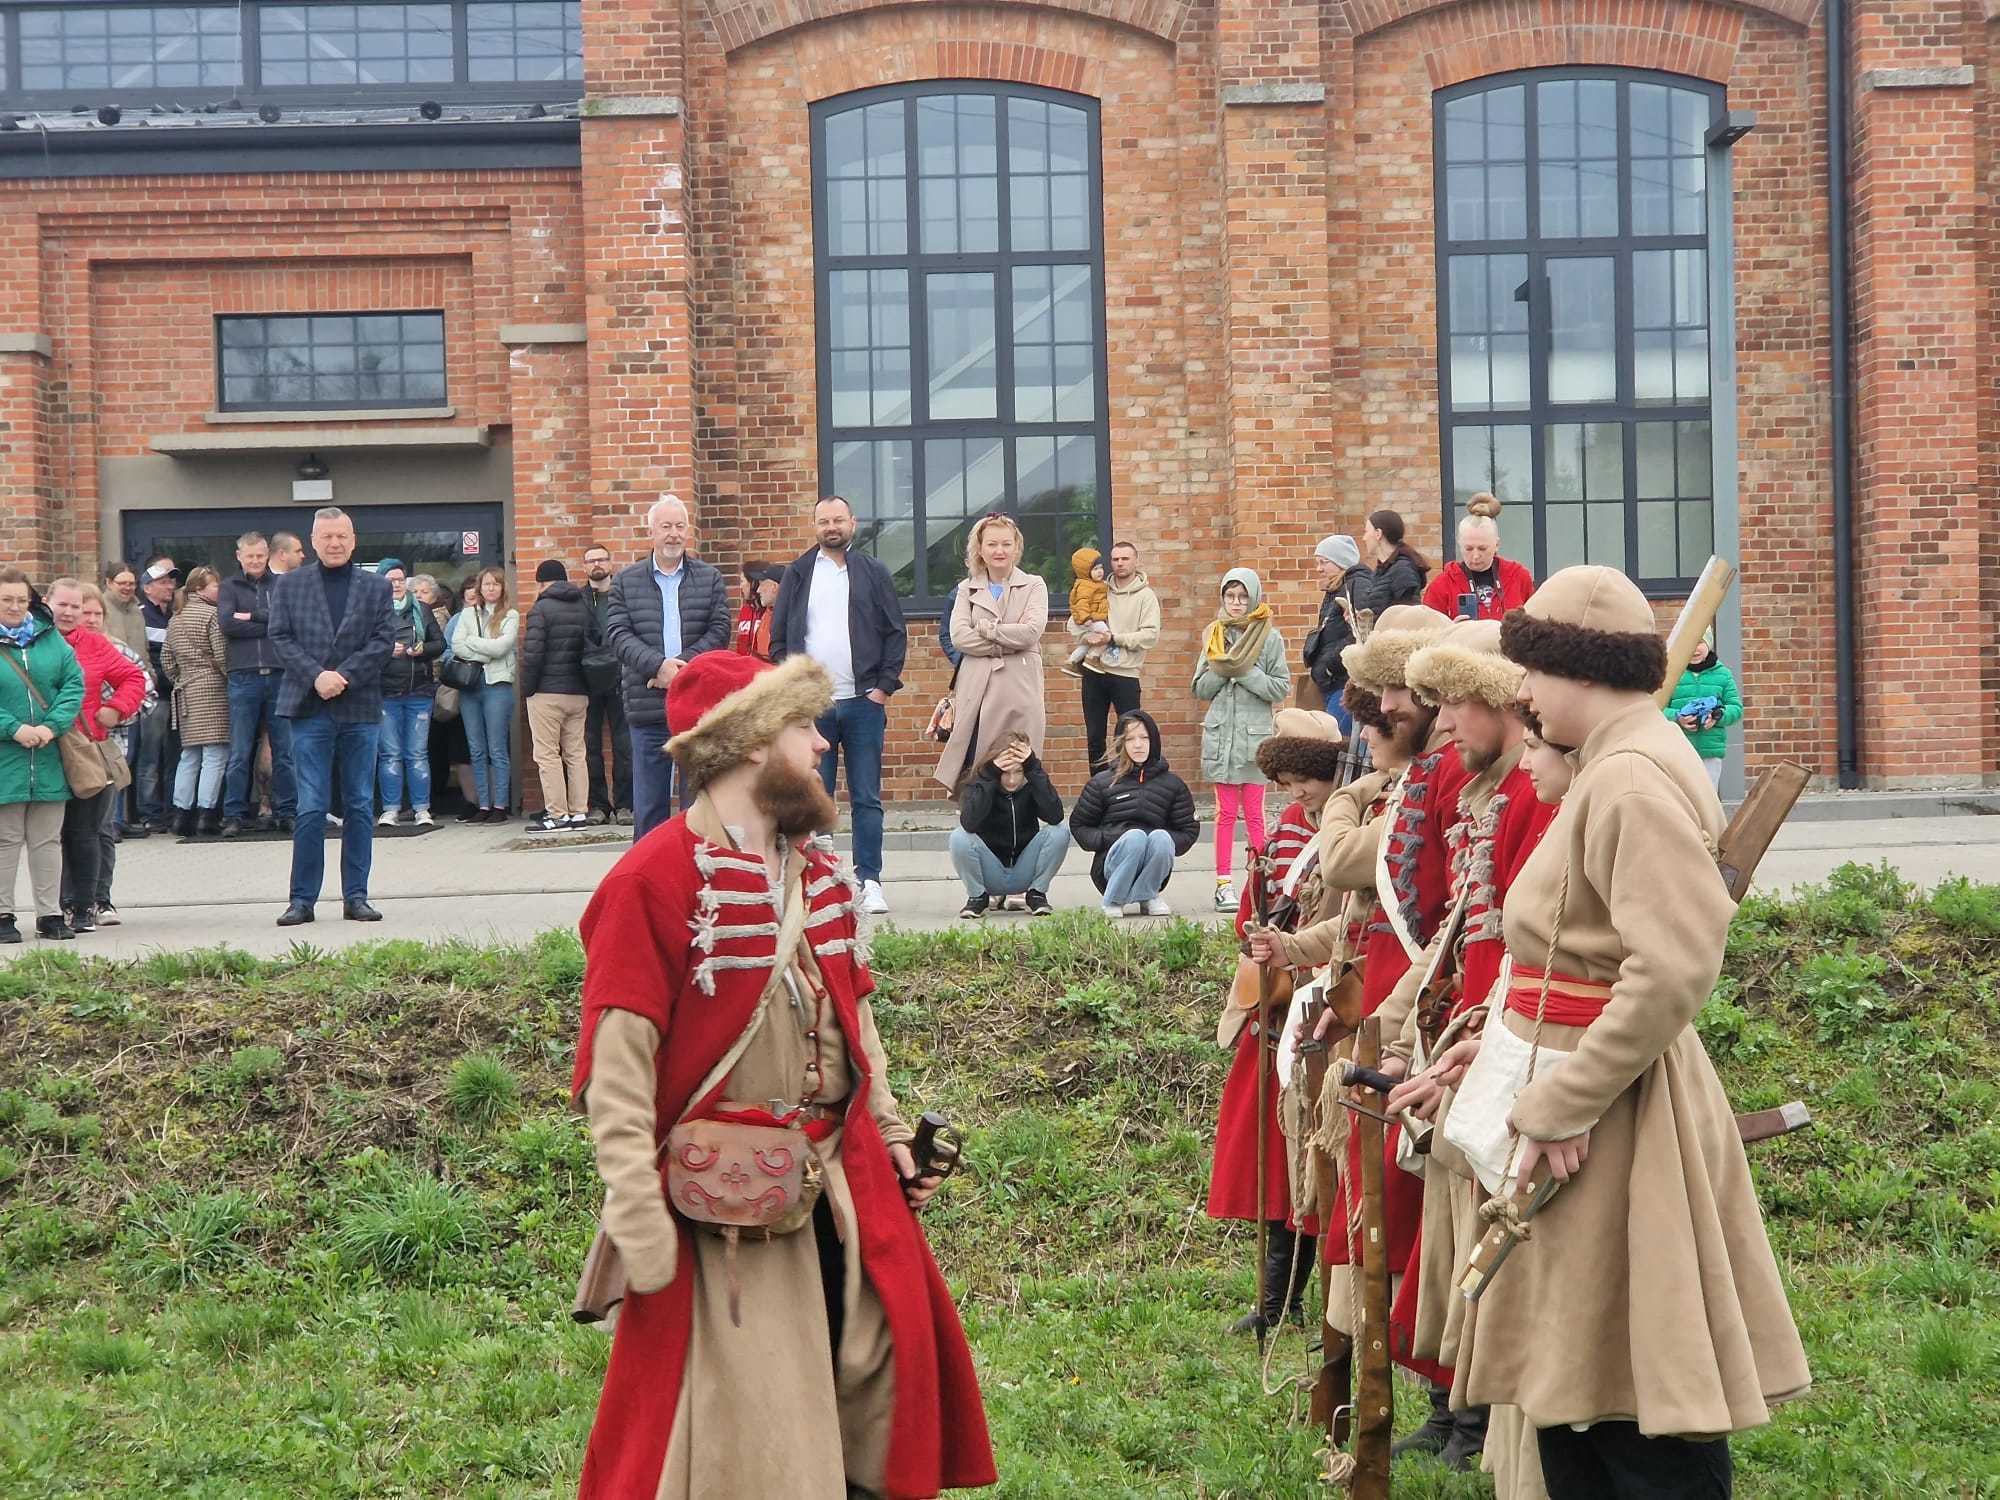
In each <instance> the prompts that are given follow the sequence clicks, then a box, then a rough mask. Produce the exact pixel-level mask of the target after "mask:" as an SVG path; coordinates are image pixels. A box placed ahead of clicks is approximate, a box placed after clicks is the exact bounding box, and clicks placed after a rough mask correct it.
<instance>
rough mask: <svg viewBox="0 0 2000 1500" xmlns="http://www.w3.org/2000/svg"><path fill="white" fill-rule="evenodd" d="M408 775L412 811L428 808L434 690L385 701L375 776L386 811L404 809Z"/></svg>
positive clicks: (383, 808) (429, 799) (429, 801)
mask: <svg viewBox="0 0 2000 1500" xmlns="http://www.w3.org/2000/svg"><path fill="white" fill-rule="evenodd" d="M476 774H477V773H475V775H476ZM405 775H407V776H408V777H409V779H410V810H411V811H412V812H424V811H426V810H428V809H429V807H430V805H431V693H430V692H429V690H428V689H426V690H425V691H424V692H421V693H406V694H404V695H403V696H402V697H399V698H384V699H383V700H382V753H381V755H380V757H379V758H378V759H377V760H376V762H375V779H376V781H377V783H378V784H379V786H380V788H381V792H382V811H384V812H401V811H402V810H403V778H404V776H405Z"/></svg>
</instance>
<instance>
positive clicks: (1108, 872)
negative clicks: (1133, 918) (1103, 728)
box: [1069, 710, 1201, 917]
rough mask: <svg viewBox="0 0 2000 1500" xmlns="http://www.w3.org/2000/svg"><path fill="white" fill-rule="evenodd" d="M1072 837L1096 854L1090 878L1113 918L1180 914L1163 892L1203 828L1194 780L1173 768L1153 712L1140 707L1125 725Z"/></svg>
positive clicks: (1077, 810) (1074, 821) (1078, 813)
mask: <svg viewBox="0 0 2000 1500" xmlns="http://www.w3.org/2000/svg"><path fill="white" fill-rule="evenodd" d="M1069 832H1070V837H1071V838H1073V839H1075V840H1076V843H1077V847H1078V848H1081V849H1088V850H1090V851H1091V853H1092V854H1094V855H1095V856H1096V857H1095V858H1094V859H1092V860H1091V862H1090V878H1091V880H1092V882H1093V883H1095V885H1096V886H1097V888H1098V889H1099V890H1100V891H1102V892H1104V906H1103V910H1104V915H1105V916H1107V917H1118V916H1123V915H1125V913H1126V911H1127V909H1128V908H1130V907H1134V906H1138V907H1143V908H1144V911H1145V914H1146V915H1147V916H1149V917H1170V916H1172V915H1173V908H1172V907H1170V906H1168V905H1167V902H1166V898H1165V896H1164V895H1163V894H1162V893H1163V892H1164V891H1165V890H1166V888H1167V878H1168V877H1169V876H1170V875H1172V874H1173V872H1174V860H1175V859H1176V858H1177V857H1178V856H1180V855H1183V854H1185V853H1187V852H1188V850H1190V849H1192V848H1193V847H1194V841H1195V839H1196V838H1197V837H1198V836H1199V835H1200V833H1201V823H1200V822H1199V821H1198V820H1197V819H1196V817H1195V813H1194V797H1193V796H1192V794H1190V793H1189V791H1188V789H1187V783H1186V782H1185V781H1182V780H1181V779H1180V777H1178V776H1176V775H1175V774H1174V773H1173V772H1172V771H1170V770H1168V769H1167V761H1166V757H1165V756H1164V755H1162V754H1161V752H1160V726H1159V725H1157V724H1155V723H1154V722H1153V720H1152V716H1151V715H1149V714H1146V713H1143V712H1139V711H1136V710H1135V711H1134V712H1132V713H1129V714H1126V715H1125V716H1124V717H1123V718H1121V719H1120V720H1119V721H1118V737H1117V743H1116V747H1115V749H1114V751H1113V755H1112V761H1111V765H1110V766H1109V768H1107V769H1105V770H1102V771H1099V772H1098V773H1097V774H1096V775H1095V776H1093V777H1091V778H1090V781H1089V783H1088V784H1087V785H1086V786H1085V787H1084V789H1083V792H1082V794H1081V795H1080V796H1078V798H1077V799H1076V806H1075V807H1073V808H1072V809H1070V815H1069Z"/></svg>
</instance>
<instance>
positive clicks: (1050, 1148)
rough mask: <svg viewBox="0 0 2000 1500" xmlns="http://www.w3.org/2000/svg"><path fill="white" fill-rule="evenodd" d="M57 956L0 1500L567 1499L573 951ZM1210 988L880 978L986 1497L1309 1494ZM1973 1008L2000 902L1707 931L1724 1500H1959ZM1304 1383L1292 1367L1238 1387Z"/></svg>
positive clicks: (19, 1152)
mask: <svg viewBox="0 0 2000 1500" xmlns="http://www.w3.org/2000/svg"><path fill="white" fill-rule="evenodd" d="M87 955H88V945H87V944H78V945H76V947H74V948H65V949H61V950H40V951H36V952H34V953H31V954H30V955H29V956H27V957H26V958H24V959H22V960H21V961H19V962H18V963H16V964H14V965H13V966H11V967H6V968H0V1385H4V1389H5V1391H6V1397H5V1400H4V1401H0V1495H6V1496H8V1497H13V1496H22V1497H29V1496H33V1497H42V1496H91V1497H99V1496H104V1495H107V1494H126V1493H130V1494H140V1495H161V1496H196V1497H209V1496H213V1497H216V1500H223V1497H227V1500H252V1497H267V1496H268V1497H273V1500H276V1497H286V1500H292V1497H298V1496H368V1497H390V1496H424V1497H437V1496H490V1497H499V1496H551V1495H566V1494H570V1493H572V1492H573V1490H574V1486H575V1483H576V1476H577V1467H578V1464H579V1462H580V1460H581V1455H582V1451H583V1444H584V1437H585V1434H586V1432H587V1430H588V1427H589V1422H590V1417H591V1412H592V1409H593V1406H594V1404H595V1400H596V1395H597V1389H598V1385H599V1383H600V1380H601V1378H602V1374H603V1369H604V1362H605V1358H606V1353H607V1350H608V1341H607V1340H606V1339H605V1338H604V1337H603V1335H601V1334H600V1333H598V1332H596V1331H594V1330H591V1329H586V1328H580V1327H578V1326H576V1325H574V1324H572V1323H571V1322H570V1321H569V1318H568V1309H569V1301H570V1296H571V1293H572V1290H573V1287H574V1281H575V1274H576V1270H577V1267H578V1265H579V1263H580V1262H581V1260H582V1256H583V1251H584V1248H585V1246H586V1245H587V1244H588V1242H589V1238H590V1233H591V1228H592V1215H593V1212H594V1210H595V1207H596V1204H597V1199H598V1191H597V1184H596V1178H595V1175H594V1173H593V1171H592V1168H591V1159H590V1148H589V1140H588V1136H587V1133H586V1132H585V1130H584V1128H583V1125H582V1123H581V1122H580V1121H579V1120H578V1119H576V1118H575V1117H573V1116H572V1115H571V1114H569V1113H568V1111H567V1108H566V1093H567V1083H568V1077H569V1068H570V1059H571V1055H572V1049H573V1047H574V1043H575V1021H576V1004H577V1002H576V996H577V985H578V981H579V979H580V976H581V973H582V967H583V957H582V953H581V951H580V949H579V948H578V946H577V944H576V942H575V939H574V937H573V936H571V935H569V934H566V933H548V934H544V935H542V936H540V937H538V938H537V939H535V941H533V942H532V943H530V944H528V945H527V946H525V947H522V948H517V949H491V948H478V947H471V946H460V945H444V946H438V947H426V946H423V945H420V944H416V943H407V942H402V943H399V942H388V943H382V944H378V945H375V946H373V947H369V948H364V949H358V950H353V951H351V952H348V953H343V954H341V955H338V956H333V955H327V954H322V953H318V952H315V951H313V950H311V949H309V948H305V947H300V948H298V949H296V950H295V951H294V952H293V954H292V955H291V956H290V957H288V958H285V959H280V960H277V961H272V962H265V961H260V960H257V959H253V958H250V957H248V956H246V955H243V954H240V953H232V952H228V951H219V950H218V951H211V952H206V953H196V954H174V955H165V956H159V957H155V958H152V959H149V960H146V961H143V962H138V963H125V964H112V963H102V962H96V961H93V960H90V959H89V958H88V956H87ZM1228 960H1229V950H1228V946H1227V943H1226V940H1225V939H1224V938H1223V937H1221V936H1220V935H1218V934H1216V933H1214V932H1212V931H1206V930H1204V929H1201V928H1197V927H1195V926H1192V925H1189V924H1185V923H1180V924H1174V925H1172V926H1169V927H1167V928H1165V929H1164V930H1161V931H1155V932H1129V931H1121V930H1117V929H1115V928H1113V927H1111V926H1109V925H1107V924H1105V923H1103V922H1102V921H1100V920H1098V919H1097V918H1096V917H1095V916H1091V917H1088V918H1086V917H1082V916H1078V915H1065V916H1063V917H1061V918H1057V919H1055V920H1051V921H1046V922H1039V923H1035V924H1033V925H1029V924H1028V923H1027V922H1025V921H1015V922H1007V923H1005V924H1000V923H989V924H986V925H985V926H984V927H982V928H980V929H975V930H958V931H952V932H946V933H940V934H933V935H924V936H909V935H902V934H897V933H894V932H891V933H888V934H886V935H884V936H882V937H880V938H878V940H877V943H876V948H875V962H876V973H877V975H878V978H879V979H880V982H881V985H882V993H881V994H880V995H879V996H878V1009H877V1014H878V1016H879V1018H880V1021H881V1025H882V1029H883V1031H884V1033H885V1035H886V1038H887V1042H888V1047H889V1051H890V1055H891V1057H892V1059H893V1060H894V1065H895V1083H896V1086H897V1090H898V1093H899V1094H900V1096H901V1097H902V1099H903V1100H904V1102H905V1104H906V1105H907V1106H909V1107H911V1108H918V1107H922V1108H931V1109H939V1110H943V1111H944V1112H946V1113H947V1114H949V1115H950V1116H951V1117H952V1118H953V1119H954V1121H956V1122H957V1123H958V1124H960V1125H961V1126H962V1127H963V1128H964V1131H965V1134H966V1136H967V1153H966V1156H967V1163H966V1169H965V1171H964V1172H963V1173H962V1175H961V1176H960V1177H959V1178H958V1179H957V1180H955V1181H954V1182H953V1183H952V1184H951V1185H950V1186H949V1187H948V1189H947V1190H946V1192H945V1193H944V1194H943V1195H942V1198H941V1200H940V1203H939V1204H938V1206H937V1207H936V1208H935V1209H934V1210H933V1211H932V1212H931V1213H930V1214H928V1215H927V1220H928V1223H929V1228H930V1234H931V1238H932V1242H933V1244H934V1246H935V1247H936V1250H937V1253H938V1258H939V1260H940V1262H941V1263H942V1264H943V1266H944V1267H945V1271H946V1274H947V1276H949V1277H950V1278H951V1280H952V1283H953V1285H954V1287H955V1288H956V1289H957V1290H958V1292H959V1294H960V1302H961V1305H962V1307H963V1310H964V1315H965V1320H966V1324H967V1327H968V1329H969V1332H970V1334H971V1338H972V1342H973V1347H974V1349H975V1351H976V1353H977V1355H978V1359H979V1364H980V1370H981V1375H982V1378H983V1380H984V1382H985V1388H986V1399H987V1408H988V1412H989V1414H990V1417H991V1419H992V1422H993V1427H994V1435H995V1439H996V1442H997V1444H998V1446H999V1450H1000V1469H1001V1474H1002V1480H1001V1486H1000V1491H999V1493H1001V1494H1004V1495H1007V1496H1010V1497H1021V1500H1026V1497H1031V1496H1032V1497H1059V1496H1061V1497H1068V1496H1083V1495H1088V1496H1092V1497H1110V1496H1202V1497H1221V1496H1229V1495H1234V1496H1251V1495H1258V1496H1308V1495H1317V1494H1321V1493H1324V1492H1325V1488H1324V1486H1322V1485H1320V1484H1318V1483H1317V1482H1316V1475H1317V1473H1318V1462H1319V1461H1318V1459H1317V1457H1316V1453H1315V1449H1316V1444H1315V1442H1314V1438H1313V1435H1312V1434H1311V1433H1310V1432H1309V1431H1307V1430H1306V1429H1304V1428H1303V1427H1301V1426H1299V1425H1296V1424H1294V1423H1293V1422H1291V1421H1290V1420H1289V1418H1290V1416H1291V1413H1292V1411H1293V1409H1294V1407H1295V1406H1296V1405H1297V1403H1298V1398H1297V1395H1296V1393H1295V1392H1292V1391H1287V1392H1285V1393H1283V1394H1281V1395H1279V1396H1276V1397H1272V1398H1269V1399H1267V1398H1265V1397H1263V1396H1261V1395H1260V1393H1259V1371H1258V1368H1257V1361H1256V1358H1255V1354H1254V1350H1253V1349H1252V1348H1251V1347H1250V1345H1249V1344H1248V1343H1247V1342H1246V1341H1244V1340H1240V1339H1232V1338H1230V1337H1229V1336H1227V1335H1226V1334H1225V1333H1223V1331H1222V1329H1223V1326H1224V1325H1225V1324H1226V1323H1227V1322H1228V1321H1229V1320H1230V1319H1231V1318H1233V1317H1234V1316H1235V1315H1236V1314H1237V1313H1239V1312H1241V1311H1242V1310H1243V1309H1244V1307H1245V1306H1247V1304H1248V1301H1249V1299H1250V1295H1251V1287H1252V1274H1251V1269H1250V1259H1251V1253H1252V1251H1251V1246H1252V1236H1251V1235H1250V1233H1249V1232H1248V1231H1247V1229H1246V1228H1244V1227H1242V1226H1237V1227H1235V1228H1233V1229H1231V1228H1224V1227H1223V1226H1220V1225H1216V1224H1214V1223H1211V1222H1210V1221H1209V1220H1208V1219H1206V1218H1205V1217H1203V1216H1202V1214H1201V1212H1200V1203H1201V1200H1202V1197H1203V1194H1204V1191H1205V1188H1206V1179H1207V1147H1208V1141H1209V1134H1210V1129H1211V1125H1212V1121H1213V1118H1214V1112H1215V1103H1216V1096H1217V1093H1218V1091H1219V1089H1220V1087H1221V1080H1222V1077H1223V1071H1224V1058H1223V1055H1222V1054H1221V1053H1220V1052H1219V1051H1217V1050H1216V1048H1215V1046H1214V1045H1213V1041H1212V1030H1213V1011H1214V1006H1215V1004H1216V997H1217V995H1218V994H1219V991H1220V987H1221V983H1222V978H1223V975H1224V974H1225V973H1226V969H1227V964H1228ZM1996 987H2000V889H1996V888H1985V887H1976V886H1967V885H1964V884H1962V883H1959V884H1952V885H1947V886H1945V887H1942V888H1940V889H1939V890H1937V891H1935V892H1932V893H1930V894H1929V895H1927V896H1926V895H1920V894H1919V893H1916V892H1913V891H1911V890H1909V889H1908V888H1906V887H1904V886H1903V885H1902V884H1900V883H1899V882H1898V881H1897V880H1896V879H1895V878H1894V877H1893V876H1892V875H1890V874H1889V873H1887V872H1886V871H1885V870H1878V869H1865V868H1860V867H1853V866H1850V867H1848V868H1847V869H1844V870H1842V871H1840V872H1838V873H1837V874H1836V875H1835V876H1834V877H1833V879H1832V880H1831V881H1830V882H1829V883H1828V885H1826V886H1824V887H1821V888H1818V889H1815V890H1812V891H1809V892H1806V893H1804V894H1803V895H1802V896H1801V898H1800V899H1799V900H1797V901H1795V902H1791V903H1779V902H1775V901H1770V900H1766V899H1763V898H1752V900H1751V901H1750V902H1748V903H1746V905H1745V907H1744V909H1743V911H1742V913H1741V915H1740V917H1739V919H1738V922H1737V925H1736V929H1735V932H1734V934H1733V936H1732V939H1731V944H1730V954H1729V963H1728V967H1727V972H1726V975H1725V977H1724V979H1723V981H1722V982H1721V984H1720V985H1719V986H1718V988H1717V993H1716V996H1715V998H1714V999H1713V1001H1712V1002H1711V1003H1710V1005H1709V1006H1708V1008H1707V1010H1706V1011H1705V1012H1704V1013H1703V1016H1702V1018H1701V1021H1700V1028H1701V1032H1702V1035H1703V1037H1704V1039H1705V1040H1706V1042H1707V1043H1708V1046H1709V1049H1710V1051H1711V1053H1712V1054H1713V1055H1714V1056H1715V1058H1716V1060H1717V1063H1718V1066H1719V1067H1720V1068H1721V1070H1722V1074H1723V1078H1724V1081H1725V1083H1726V1084H1727V1086H1728V1088H1729V1090H1730V1093H1731V1096H1732V1098H1733V1099H1734V1100H1735V1102H1736V1104H1737V1106H1738V1107H1739V1108H1745V1109H1748V1108H1760V1107H1765V1106H1769V1105H1773V1104H1777V1103H1781V1102H1783V1101H1784V1100H1786V1099H1790V1098H1794V1097H1799V1098H1804V1099H1805V1100H1807V1101H1808V1102H1809V1103H1810V1104H1811V1106H1812V1108H1813V1110H1814V1112H1815V1114H1816V1115H1817V1116H1818V1121H1819V1123H1818V1125H1817V1127H1816V1128H1815V1129H1814V1130H1812V1131H1810V1132H1806V1133H1801V1134H1797V1135H1793V1136H1790V1137H1787V1138H1785V1139H1783V1140H1779V1141H1775V1142H1769V1143H1765V1144H1763V1145H1760V1146H1758V1147H1754V1148H1752V1153H1751V1156H1752V1161H1753V1164H1754V1168H1755V1172H1756V1175H1757V1180H1758V1184H1759V1187H1760V1190H1761V1192H1762V1194H1763V1198H1764V1202H1765V1205H1766V1210H1767V1213H1768V1214H1769V1221H1770V1226H1771V1231H1772V1236H1773V1240H1774V1243H1775V1245H1776V1247H1777V1251H1778V1256H1779V1259H1780V1262H1781V1264H1782V1265H1783V1267H1784V1270H1785V1274H1786V1277H1787V1280H1788V1283H1789V1285H1790V1288H1791V1292H1792V1301H1793V1306H1794V1308H1795V1310H1796V1312H1797V1315H1798V1319H1799V1323H1800V1326H1801V1328H1802V1330H1803V1332H1804V1334H1805V1338H1806V1344H1807V1348H1808V1350H1809V1352H1810V1354H1811V1357H1812V1363H1813V1369H1814V1373H1815V1376H1816V1378H1817V1381H1818V1384H1817V1386H1816V1388H1815V1390H1814V1393H1813V1395H1812V1396H1811V1397H1810V1398H1809V1399H1807V1400H1805V1401H1802V1402H1799V1403H1796V1404H1795V1405H1793V1406H1791V1407H1788V1408H1785V1409H1784V1410H1783V1411H1782V1412H1781V1414H1780V1415H1779V1418H1778V1420H1777V1421H1776V1422H1775V1423H1774V1424H1773V1425H1772V1426H1771V1427H1769V1428H1766V1429H1764V1430H1762V1431H1760V1432H1757V1433H1754V1434H1751V1435H1749V1436H1747V1437H1745V1438H1743V1439H1741V1440H1739V1442H1738V1443H1737V1445H1736V1453H1737V1472H1738V1493H1739V1494H1740V1495H1743V1496H1746V1497H1752V1500H1763V1497H1779V1496H1785V1497H1792V1496H1797V1497H1815V1500H1817V1497H1826V1496H1854V1497H1864V1496H1865V1497H1876V1496H1940V1497H1944V1496H1951V1497H1963V1496H2000V1439H1996V1433H2000V1395H1996V1391H2000V1086H1996V1081H1995V1080H1996V1077H2000V998H1996ZM1523 1253H1532V1247H1531V1248H1530V1249H1529V1250H1528V1251H1524V1252H1523ZM1310 1363H1311V1361H1310V1360H1309V1358H1308V1355H1307V1353H1306V1350H1305V1347H1304V1344H1303V1341H1302V1340H1301V1339H1300V1338H1299V1336H1298V1335H1297V1334H1296V1333H1290V1334H1288V1335H1287V1342H1285V1343H1282V1344H1281V1345H1280V1346H1279V1350H1278V1354H1277V1356H1276V1358H1275V1360H1274V1363H1273V1370H1272V1374H1273V1378H1274V1380H1275V1379H1276V1378H1278V1377H1282V1376H1287V1375H1292V1376H1299V1375H1304V1374H1306V1373H1307V1371H1308V1369H1309V1365H1310ZM1399 1400H1400V1404H1401V1415H1402V1420H1403V1423H1404V1424H1405V1425H1407V1424H1408V1423H1411V1422H1414V1421H1415V1420H1416V1419H1417V1416H1418V1408H1419V1407H1420V1406H1422V1404H1423V1401H1422V1397H1421V1395H1420V1394H1419V1392H1418V1391H1417V1390H1416V1388H1415V1387H1413V1386H1408V1385H1404V1386H1401V1387H1399ZM1488 1493H1490V1487H1489V1486H1488V1485H1487V1483H1486V1482H1485V1481H1484V1480H1482V1479H1479V1478H1477V1477H1461V1476H1448V1475H1446V1474H1444V1473H1443V1472H1442V1471H1441V1470H1439V1469H1437V1468H1436V1467H1435V1466H1433V1465H1430V1464H1428V1463H1427V1462H1424V1461H1412V1462H1409V1463H1406V1464H1404V1465H1402V1466H1400V1467H1399V1468H1398V1470H1397V1473H1396V1494H1397V1496H1398V1497H1399V1500H1405V1497H1423V1496H1437V1497H1471V1496H1479V1495H1485V1494H1488Z"/></svg>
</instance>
